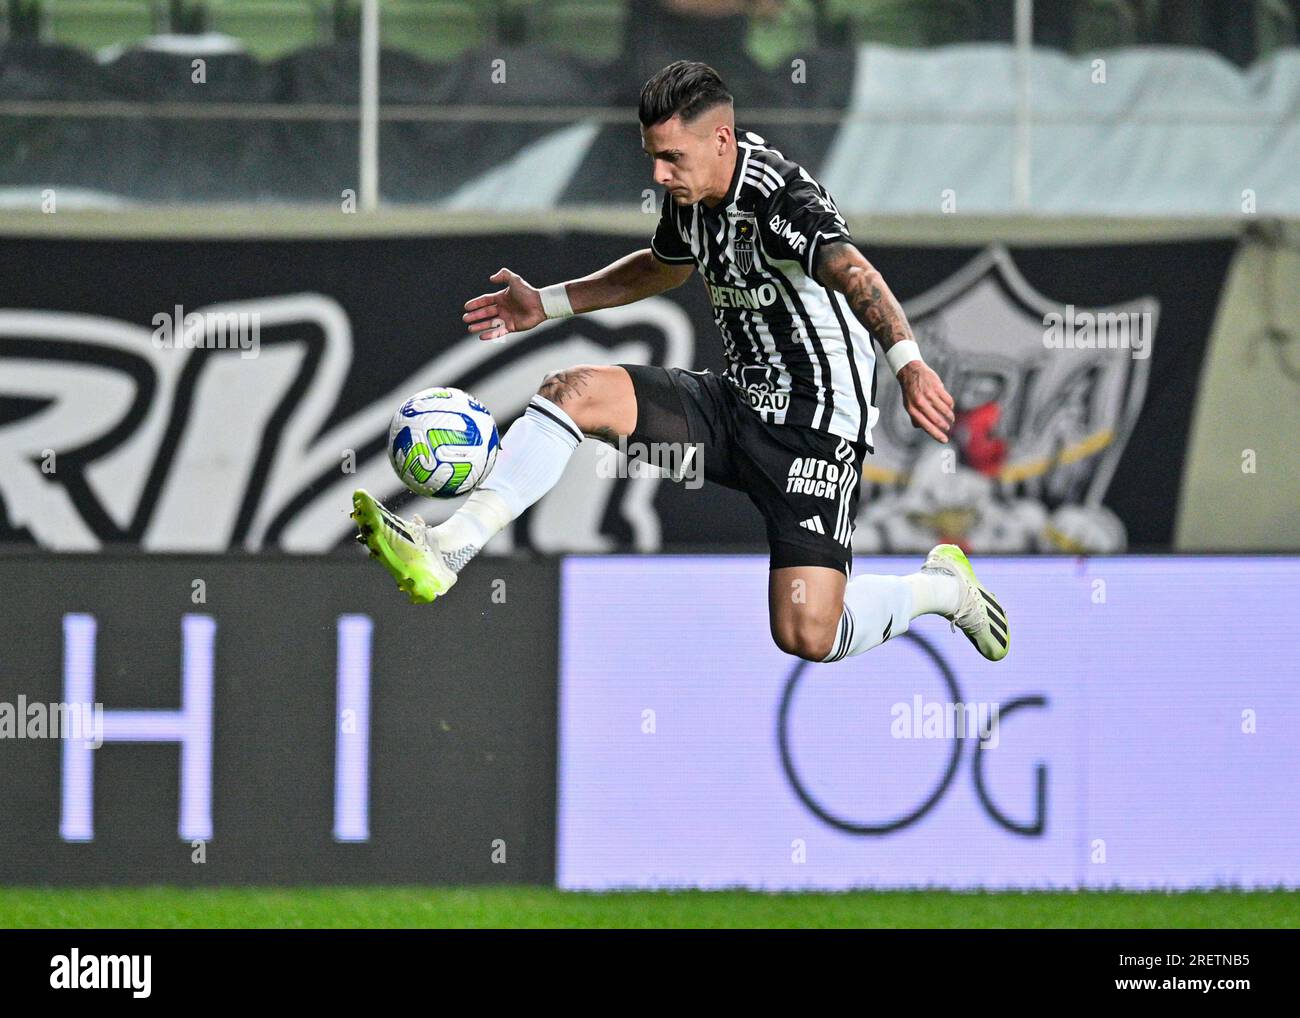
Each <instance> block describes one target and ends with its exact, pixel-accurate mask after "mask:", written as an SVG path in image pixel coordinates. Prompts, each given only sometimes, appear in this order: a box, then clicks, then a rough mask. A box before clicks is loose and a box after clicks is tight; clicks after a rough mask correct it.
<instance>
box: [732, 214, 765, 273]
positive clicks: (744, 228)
mask: <svg viewBox="0 0 1300 1018" xmlns="http://www.w3.org/2000/svg"><path fill="white" fill-rule="evenodd" d="M727 218H728V219H730V220H731V257H732V260H733V261H735V263H736V268H738V269H740V271H741V272H744V273H746V274H748V273H750V272H752V271H753V270H754V236H755V234H756V233H757V232H758V218H757V217H756V216H755V215H754V213H753V212H728V213H727Z"/></svg>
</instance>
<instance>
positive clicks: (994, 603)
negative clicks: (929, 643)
mask: <svg viewBox="0 0 1300 1018" xmlns="http://www.w3.org/2000/svg"><path fill="white" fill-rule="evenodd" d="M921 571H922V572H927V571H928V572H941V573H946V574H947V575H949V576H951V577H953V578H955V579H956V580H957V582H958V583H959V584H961V588H962V594H961V607H960V608H959V609H958V610H957V611H956V612H955V613H954V614H953V615H951V616H949V617H948V618H949V620H950V621H951V622H952V627H953V629H960V630H961V631H962V632H963V633H965V634H966V638H967V639H968V640H970V642H971V643H973V644H975V649H976V650H978V651H979V652H980V653H981V654H983V655H984V656H985V657H986V658H988V659H989V660H990V661H1001V660H1002V659H1003V658H1004V657H1006V656H1007V651H1008V650H1009V649H1010V643H1011V627H1010V626H1009V625H1008V624H1007V613H1006V612H1005V611H1003V610H1002V605H1000V604H998V600H997V598H995V597H994V596H993V595H992V594H991V593H989V592H988V591H987V590H985V589H984V588H983V587H982V586H980V581H979V580H977V579H976V578H975V570H974V569H973V568H972V567H971V564H970V560H969V559H968V558H967V557H966V554H965V552H963V551H962V550H961V549H960V548H958V547H957V546H956V545H955V544H940V545H938V546H936V547H935V548H932V549H931V551H930V554H929V555H927V556H926V558H925V565H924V566H922V567H921Z"/></svg>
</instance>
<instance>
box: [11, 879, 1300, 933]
mask: <svg viewBox="0 0 1300 1018" xmlns="http://www.w3.org/2000/svg"><path fill="white" fill-rule="evenodd" d="M14 927H20V928H30V927H52V928H100V927H110V928H113V927H123V928H154V927H162V928H173V927H174V928H194V927H199V928H209V927H264V928H282V929H283V928H289V929H292V928H350V927H584V928H586V927H740V928H750V927H822V928H829V927H887V928H902V927H936V928H971V927H975V928H994V927H1007V928H1020V927H1026V928H1044V927H1066V928H1111V929H1114V928H1120V929H1123V928H1136V927H1172V928H1178V927H1185V928H1243V927H1289V928H1296V927H1300V892H1295V891H1252V892H1243V891H1226V890H1225V891H1196V892H1182V893H1167V894H1166V893H1160V892H1154V893H1153V892H1148V893H1140V894H1138V893H1120V892H1103V891H1081V892H1077V893H1047V892H1030V893H1019V892H1011V893H1006V892H1003V893H991V892H953V891H861V892H852V893H841V894H761V893H754V892H745V891H720V892H703V891H682V892H628V893H612V894H588V893H576V892H565V891H557V890H554V889H551V888H542V887H474V888H466V887H459V888H434V887H288V888H249V887H241V888H202V889H190V888H175V887H154V888H58V889H45V888H0V928H14Z"/></svg>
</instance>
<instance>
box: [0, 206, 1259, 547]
mask: <svg viewBox="0 0 1300 1018" xmlns="http://www.w3.org/2000/svg"><path fill="white" fill-rule="evenodd" d="M650 226H651V223H650V221H649V220H647V234H648V233H649V231H650ZM2 243H3V250H4V257H3V259H2V260H0V281H2V285H0V294H3V297H2V298H0V300H2V301H3V307H0V541H2V542H16V543H18V544H28V545H38V546H41V547H43V548H47V549H54V550H67V551H95V550H99V549H103V548H105V547H109V546H115V545H131V546H138V547H140V548H143V549H144V550H147V551H167V552H174V551H190V552H194V551H198V552H220V551H225V550H228V549H240V550H246V551H262V550H267V549H277V550H282V551H289V552H295V553H314V552H325V551H329V550H331V549H334V548H336V547H339V546H341V545H342V544H344V543H345V542H346V541H347V540H348V538H349V535H350V533H351V523H350V521H349V519H348V517H347V512H348V506H349V497H348V496H349V494H350V492H351V491H352V489H353V488H356V487H363V486H364V487H367V488H369V489H370V490H372V491H374V492H375V493H376V494H378V495H379V496H380V497H381V498H387V497H391V496H395V495H399V494H401V493H402V492H403V491H404V489H402V488H401V485H400V483H399V482H398V480H397V478H396V477H395V476H394V474H393V472H392V469H391V468H390V466H389V464H388V461H387V458H386V456H385V455H384V441H385V436H386V433H387V427H388V422H389V419H390V417H391V415H392V413H393V410H394V409H395V408H396V407H397V406H398V405H399V404H400V403H401V401H402V400H404V399H405V398H407V397H408V396H409V395H410V394H411V393H412V392H414V391H416V390H418V389H420V388H424V387H427V386H430V385H451V386H458V387H461V388H465V389H467V390H469V391H470V392H472V393H473V394H474V395H476V396H477V397H478V398H479V399H481V400H482V401H483V402H485V403H486V404H487V405H488V407H489V408H491V410H492V411H493V413H494V414H495V416H496V417H497V419H498V422H499V424H500V425H501V427H502V430H503V432H504V431H505V429H506V428H508V426H509V424H510V422H511V421H512V420H513V419H514V417H515V416H517V415H518V414H519V413H520V412H521V411H522V409H523V407H524V405H525V404H526V402H527V400H528V398H529V396H530V395H531V394H532V393H533V392H535V391H536V388H537V386H538V384H539V383H540V381H541V380H542V378H543V377H544V375H545V374H546V373H547V372H549V371H552V370H555V369H558V368H562V367H566V366H569V365H574V364H581V363H618V362H631V361H635V362H642V363H650V364H663V365H678V366H685V367H693V368H712V369H714V370H717V369H720V368H721V366H722V346H721V341H720V337H719V335H718V333H717V330H716V328H715V326H714V324H713V315H712V310H711V308H710V306H709V304H708V299H707V294H706V292H705V289H704V287H702V286H701V285H700V283H699V281H698V280H694V279H693V280H691V281H689V282H688V283H687V284H686V285H685V286H683V287H681V288H680V289H678V290H675V291H673V292H672V293H671V294H669V295H666V296H663V297H657V298H653V299H650V300H646V301H642V302H640V303H637V304H633V305H629V306H627V307H624V308H618V309H612V310H608V311H604V312H600V313H597V314H592V315H586V316H580V317H578V318H573V319H568V320H565V321H554V322H548V323H546V324H545V325H543V326H542V327H540V328H538V329H535V330H533V331H532V332H529V333H526V334H522V335H517V336H511V337H508V338H507V339H505V340H501V341H497V342H492V343H484V342H481V341H479V340H476V339H474V338H472V337H469V336H467V335H466V334H465V333H464V331H463V326H462V323H461V320H460V314H461V305H462V303H463V302H464V301H465V300H466V299H467V298H469V297H471V296H474V295H476V294H478V293H480V292H483V291H484V290H486V289H489V288H490V287H491V285H492V284H489V283H488V281H487V277H488V276H489V275H490V274H491V273H493V272H495V271H496V269H497V268H499V267H500V266H501V265H503V264H504V265H508V266H510V267H511V268H513V269H515V270H516V271H518V272H520V273H522V274H523V275H524V276H525V277H526V278H528V279H529V280H530V281H531V282H533V283H535V284H538V285H541V284H545V283H550V282H554V281H556V280H560V279H566V278H573V277H575V276H580V275H584V274H586V273H587V272H590V271H591V270H593V269H595V268H597V267H599V266H601V265H604V264H606V263H608V262H609V261H612V260H613V259H615V258H617V257H618V256H620V255H622V254H624V253H627V252H628V251H630V250H633V249H634V248H636V247H638V246H642V244H643V243H644V242H643V241H640V240H638V239H636V238H630V239H629V238H616V237H604V236H590V235H584V234H570V235H531V234H512V235H482V236H463V237H462V236H444V237H429V238H418V239H407V238H403V239H382V240H319V241H315V240H303V241H266V242H254V241H210V242H198V241H192V242H151V241H71V240H68V241H59V240H30V239H24V240H19V239H12V240H6V241H3V242H2ZM1233 247H1234V245H1233V244H1232V243H1230V242H1217V241H1205V242H1180V243H1165V244H1147V245H1128V246H1111V247H1082V246H1081V247H1069V248H1065V247H1062V248H1003V247H998V246H993V247H987V248H982V249H981V248H969V247H963V248H894V247H885V248H872V249H870V250H868V251H867V254H868V256H869V257H870V258H871V259H872V261H873V262H874V263H875V264H876V265H877V266H878V267H880V269H881V270H882V271H883V273H884V274H885V277H886V279H888V280H889V281H890V283H891V284H892V285H893V287H894V289H895V291H896V292H897V293H898V295H899V296H900V298H901V299H902V300H903V301H904V303H905V306H906V308H907V310H908V312H909V315H910V317H911V319H912V321H913V323H914V325H915V327H916V331H917V333H918V337H919V338H920V339H921V342H922V345H923V347H924V349H925V350H926V351H927V354H926V355H927V359H929V360H930V362H931V363H932V364H934V365H935V367H936V368H937V370H939V372H940V374H941V375H942V376H943V378H944V380H945V382H946V384H947V386H948V388H949V389H950V391H951V392H952V393H953V395H954V397H955V398H956V400H957V408H958V412H959V420H958V428H957V431H956V441H955V442H954V443H952V444H951V445H950V446H948V447H941V446H939V445H936V444H935V443H933V442H931V441H929V440H927V439H926V438H925V437H924V436H923V435H922V434H921V433H920V432H918V431H915V430H914V429H912V428H911V427H910V424H909V422H908V421H907V419H906V417H905V416H904V414H903V411H902V408H901V405H900V401H899V397H898V391H897V385H896V383H895V382H894V380H893V379H892V378H890V377H888V375H886V374H885V373H884V370H883V369H882V370H881V377H880V378H879V380H878V382H879V384H878V391H879V401H880V406H881V411H882V413H881V420H880V424H879V425H878V427H877V430H876V435H875V438H876V454H875V456H874V457H873V458H872V459H871V460H870V461H869V462H868V465H867V468H866V470H865V472H864V482H865V488H864V495H865V496H866V497H864V498H863V500H862V507H861V510H860V514H859V517H858V520H857V533H856V535H855V539H854V546H855V548H856V549H857V550H859V551H862V552H867V551H871V552H886V551H915V550H922V549H926V548H928V547H930V546H931V545H933V544H934V543H936V541H938V540H941V539H942V540H953V541H957V542H959V543H962V544H964V545H966V546H967V547H969V548H971V549H973V550H975V551H999V552H1035V551H1108V552H1110V551H1120V550H1124V549H1126V548H1130V549H1131V548H1165V547H1168V546H1169V545H1170V543H1171V540H1172V534H1173V525H1174V520H1175V515H1176V502H1177V497H1178V491H1179V484H1180V479H1181V475H1182V467H1183V459H1184V449H1185V445H1186V441H1187V434H1188V427H1189V423H1190V420H1191V417H1192V413H1193V410H1194V407H1195V402H1196V386H1197V380H1198V377H1199V374H1200V370H1201V365H1202V361H1203V358H1204V354H1205V348H1206V342H1207V336H1208V334H1209V330H1210V326H1211V323H1212V322H1213V319H1214V315H1215V310H1216V307H1217V304H1218V296H1219V292H1220V289H1221V287H1222V284H1223V279H1224V275H1225V272H1226V268H1227V265H1228V262H1229V260H1230V258H1231V256H1232V252H1233ZM616 455H617V454H615V453H613V452H612V450H609V449H608V448H607V447H605V446H602V445H601V444H599V443H596V442H586V443H583V445H582V447H580V449H579V451H578V453H577V454H576V456H575V458H574V460H573V462H572V463H571V464H570V466H569V468H568V470H567V472H566V473H565V476H564V479H563V480H562V481H561V483H560V484H559V485H558V486H557V487H556V488H555V489H554V490H553V491H552V492H551V493H550V494H549V495H547V496H546V497H545V498H543V499H542V501H541V502H539V503H538V504H537V505H536V506H535V507H534V508H533V509H532V510H530V511H529V512H528V513H527V514H526V515H525V516H524V517H522V518H521V519H520V520H518V521H516V523H515V524H514V525H513V526H512V527H511V528H509V530H507V532H505V533H504V534H503V535H502V536H501V537H499V538H498V539H497V540H496V541H495V542H494V543H493V545H492V546H490V549H489V550H490V551H492V552H509V551H511V550H513V549H516V548H531V549H534V550H538V551H543V552H562V551H583V552H599V551H615V550H637V551H655V550H662V549H672V548H684V549H692V550H701V549H704V548H709V549H713V548H719V547H736V548H749V549H757V548H761V547H762V545H763V528H762V521H761V519H760V517H759V515H758V513H757V512H756V511H754V510H753V509H752V508H751V507H750V506H749V505H748V502H747V500H746V499H745V498H744V496H743V495H740V494H738V493H735V492H731V491H727V490H724V489H721V488H717V487H715V486H712V485H708V486H705V487H703V488H699V487H698V486H697V485H696V486H692V485H685V484H676V483H673V482H671V481H669V480H667V479H666V478H660V477H657V476H656V477H626V476H619V475H620V474H626V473H628V471H625V470H619V469H611V466H617V464H611V460H610V457H611V456H616ZM454 507H455V503H445V504H444V503H438V504H434V503H430V502H427V501H424V502H422V503H421V505H420V509H419V511H420V512H422V513H423V514H424V515H425V517H426V518H427V519H430V520H437V519H439V518H441V517H442V516H444V515H445V514H447V513H448V512H450V511H451V510H452V509H454Z"/></svg>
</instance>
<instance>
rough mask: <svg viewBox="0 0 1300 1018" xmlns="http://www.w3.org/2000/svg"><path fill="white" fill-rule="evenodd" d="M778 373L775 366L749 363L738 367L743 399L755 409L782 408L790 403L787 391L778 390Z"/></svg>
mask: <svg viewBox="0 0 1300 1018" xmlns="http://www.w3.org/2000/svg"><path fill="white" fill-rule="evenodd" d="M779 377H780V376H779V374H778V372H777V370H776V368H774V367H771V366H764V365H758V364H751V365H749V366H748V367H743V368H741V369H740V384H741V387H742V388H743V389H744V390H745V399H747V400H748V401H749V405H750V406H751V407H753V408H754V409H755V410H778V411H779V410H784V409H785V408H786V407H787V406H788V405H789V404H790V394H789V393H788V392H778V391H777V388H776V387H777V382H778V381H779Z"/></svg>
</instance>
